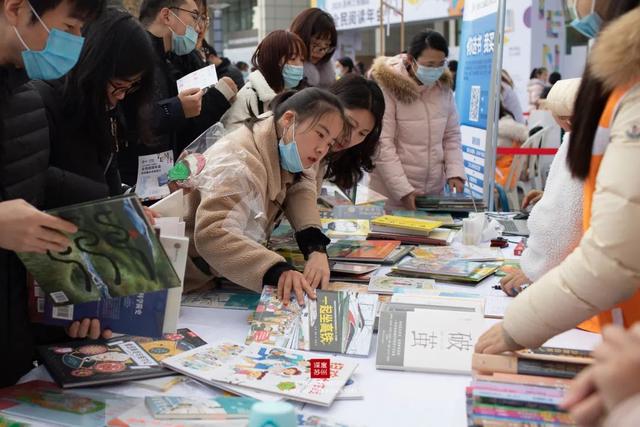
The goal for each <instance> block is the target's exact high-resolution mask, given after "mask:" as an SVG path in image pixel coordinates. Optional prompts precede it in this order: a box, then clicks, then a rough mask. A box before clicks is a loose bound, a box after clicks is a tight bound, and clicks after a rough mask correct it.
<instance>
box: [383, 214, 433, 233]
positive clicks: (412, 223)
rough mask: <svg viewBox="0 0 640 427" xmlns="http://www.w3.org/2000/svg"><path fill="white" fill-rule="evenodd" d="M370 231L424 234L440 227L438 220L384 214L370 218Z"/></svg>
mask: <svg viewBox="0 0 640 427" xmlns="http://www.w3.org/2000/svg"><path fill="white" fill-rule="evenodd" d="M371 225H372V227H371V231H373V232H381V233H394V232H395V233H400V234H412V235H417V236H426V235H428V234H429V233H430V232H431V231H433V230H434V229H436V228H438V227H440V226H441V225H442V223H441V222H440V221H429V220H426V219H419V218H406V217H401V216H395V215H385V216H381V217H379V218H375V219H372V220H371Z"/></svg>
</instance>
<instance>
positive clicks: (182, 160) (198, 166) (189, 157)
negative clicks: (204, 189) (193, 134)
mask: <svg viewBox="0 0 640 427" xmlns="http://www.w3.org/2000/svg"><path fill="white" fill-rule="evenodd" d="M224 134H225V129H224V126H223V125H222V123H220V122H218V123H216V124H214V125H213V126H211V127H210V128H209V129H207V130H206V131H204V132H203V133H202V134H201V135H200V136H198V137H197V138H196V139H195V140H193V142H192V143H191V144H189V145H188V146H187V148H185V149H184V150H183V151H182V153H181V154H180V157H178V160H177V161H176V163H175V165H174V166H173V167H172V168H171V170H169V173H168V177H169V181H170V182H174V183H175V184H176V185H177V186H178V187H181V188H196V187H198V183H197V177H198V176H199V175H200V174H201V173H202V171H203V170H204V169H205V168H206V158H205V156H204V152H205V151H207V150H208V149H209V148H210V147H211V146H212V145H213V144H215V143H216V142H218V141H219V140H220V139H221V138H222V137H223V136H224Z"/></svg>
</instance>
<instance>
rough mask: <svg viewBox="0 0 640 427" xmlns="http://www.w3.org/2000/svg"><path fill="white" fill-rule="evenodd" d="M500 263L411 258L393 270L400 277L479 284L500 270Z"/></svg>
mask: <svg viewBox="0 0 640 427" xmlns="http://www.w3.org/2000/svg"><path fill="white" fill-rule="evenodd" d="M500 265H502V263H500V262H478V261H465V260H453V261H440V260H425V259H420V258H410V259H407V260H405V261H402V262H401V263H400V264H398V265H397V266H395V267H393V268H392V271H393V273H394V274H397V275H400V276H413V277H429V278H432V279H436V280H450V281H455V282H468V283H479V282H481V281H482V280H484V279H485V278H487V277H489V276H490V275H492V274H493V273H495V271H496V270H497V269H498V268H500Z"/></svg>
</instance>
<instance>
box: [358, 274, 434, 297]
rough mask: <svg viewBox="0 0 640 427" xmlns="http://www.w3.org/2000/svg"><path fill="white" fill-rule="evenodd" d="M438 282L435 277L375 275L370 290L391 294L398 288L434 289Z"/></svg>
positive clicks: (376, 292) (375, 292)
mask: <svg viewBox="0 0 640 427" xmlns="http://www.w3.org/2000/svg"><path fill="white" fill-rule="evenodd" d="M435 284H436V282H435V280H433V279H416V278H411V277H393V276H374V277H372V278H371V281H370V282H369V292H371V293H374V294H388V295H391V294H393V293H394V292H397V291H398V290H397V288H401V289H402V288H406V289H433V288H434V285H435Z"/></svg>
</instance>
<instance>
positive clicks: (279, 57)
mask: <svg viewBox="0 0 640 427" xmlns="http://www.w3.org/2000/svg"><path fill="white" fill-rule="evenodd" d="M296 56H300V57H302V60H303V61H304V60H305V58H306V57H307V48H306V46H305V45H304V42H303V41H302V39H301V38H300V37H298V36H297V35H295V34H294V33H292V32H291V31H287V30H275V31H272V32H270V33H269V34H267V36H266V37H265V38H264V39H263V40H262V41H261V42H260V44H259V45H258V47H257V48H256V51H255V52H254V53H253V57H252V58H251V64H252V65H253V66H254V67H256V69H258V70H259V71H260V72H261V73H262V76H263V77H264V79H265V80H266V81H267V83H268V84H269V86H270V87H271V89H273V91H274V92H276V93H280V92H282V90H284V79H283V78H282V68H283V67H284V64H285V63H286V62H287V61H288V60H289V59H292V58H295V57H296Z"/></svg>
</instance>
